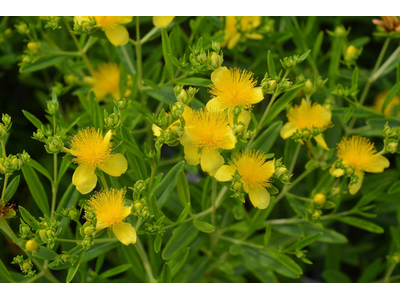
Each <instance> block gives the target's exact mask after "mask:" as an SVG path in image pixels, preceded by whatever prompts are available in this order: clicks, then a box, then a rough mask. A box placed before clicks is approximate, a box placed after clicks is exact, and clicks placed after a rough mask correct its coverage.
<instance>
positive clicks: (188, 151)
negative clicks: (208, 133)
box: [183, 147, 201, 166]
mask: <svg viewBox="0 0 400 300" xmlns="http://www.w3.org/2000/svg"><path fill="white" fill-rule="evenodd" d="M183 152H185V160H186V162H187V163H188V164H189V165H192V166H197V165H198V164H199V162H200V156H201V154H200V153H199V148H190V147H184V148H183Z"/></svg>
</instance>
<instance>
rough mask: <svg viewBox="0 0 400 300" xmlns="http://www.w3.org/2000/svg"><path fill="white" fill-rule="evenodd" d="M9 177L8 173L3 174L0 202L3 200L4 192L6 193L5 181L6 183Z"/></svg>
mask: <svg viewBox="0 0 400 300" xmlns="http://www.w3.org/2000/svg"><path fill="white" fill-rule="evenodd" d="M9 177H10V174H8V173H7V174H6V175H4V184H3V191H2V193H1V199H0V202H3V201H4V195H5V193H6V189H7V183H8V178H9Z"/></svg>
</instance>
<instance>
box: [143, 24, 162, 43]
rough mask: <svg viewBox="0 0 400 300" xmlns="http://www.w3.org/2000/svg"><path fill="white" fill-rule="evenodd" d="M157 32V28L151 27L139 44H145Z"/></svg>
mask: <svg viewBox="0 0 400 300" xmlns="http://www.w3.org/2000/svg"><path fill="white" fill-rule="evenodd" d="M157 31H158V28H157V27H153V28H152V29H151V30H150V31H149V32H148V33H147V34H146V35H145V36H144V37H143V38H142V39H141V40H140V44H142V45H143V44H144V43H146V42H147V41H148V40H149V39H150V38H151V37H152V36H153V35H154V34H155V33H156V32H157Z"/></svg>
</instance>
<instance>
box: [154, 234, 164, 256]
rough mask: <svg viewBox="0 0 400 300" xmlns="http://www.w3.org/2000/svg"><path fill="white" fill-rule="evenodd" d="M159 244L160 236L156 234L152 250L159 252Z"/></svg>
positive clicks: (160, 241)
mask: <svg viewBox="0 0 400 300" xmlns="http://www.w3.org/2000/svg"><path fill="white" fill-rule="evenodd" d="M161 245H162V236H161V235H157V236H156V238H155V239H154V252H155V253H158V252H160V250H161Z"/></svg>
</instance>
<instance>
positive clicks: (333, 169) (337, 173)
mask: <svg viewBox="0 0 400 300" xmlns="http://www.w3.org/2000/svg"><path fill="white" fill-rule="evenodd" d="M329 173H330V174H331V175H332V176H334V177H340V176H343V174H344V171H343V169H336V167H335V164H333V165H332V167H331V168H330V169H329Z"/></svg>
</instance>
